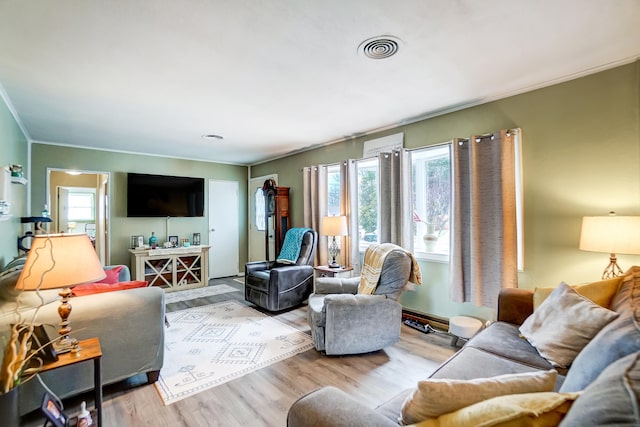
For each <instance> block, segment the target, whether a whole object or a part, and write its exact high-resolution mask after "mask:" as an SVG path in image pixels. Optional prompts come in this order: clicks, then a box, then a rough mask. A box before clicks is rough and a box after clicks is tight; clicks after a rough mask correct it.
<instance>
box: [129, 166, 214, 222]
mask: <svg viewBox="0 0 640 427" xmlns="http://www.w3.org/2000/svg"><path fill="white" fill-rule="evenodd" d="M127 216H128V217H166V216H175V217H179V216H182V217H184V216H204V178H188V177H184V176H166V175H147V174H140V173H128V174H127Z"/></svg>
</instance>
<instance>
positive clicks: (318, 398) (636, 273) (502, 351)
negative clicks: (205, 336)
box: [287, 267, 640, 427]
mask: <svg viewBox="0 0 640 427" xmlns="http://www.w3.org/2000/svg"><path fill="white" fill-rule="evenodd" d="M498 304H499V307H498V321H497V322H495V323H493V324H491V325H490V326H489V327H488V328H486V329H484V330H482V331H481V332H480V333H478V334H477V335H476V336H474V337H473V338H472V339H471V340H469V341H468V343H467V344H466V345H465V346H464V347H463V348H462V349H461V350H460V351H458V352H457V353H456V354H455V355H453V356H452V357H451V358H449V359H448V360H447V361H446V362H445V363H443V364H442V365H441V366H440V367H439V368H438V369H437V370H436V371H435V372H434V373H433V374H431V376H430V378H441V379H463V380H466V379H474V378H485V377H492V376H496V375H501V374H507V373H519V372H529V371H535V370H548V369H552V368H553V366H551V364H550V363H549V362H548V361H547V360H546V359H544V358H543V357H542V356H540V354H538V352H537V350H536V349H535V348H534V347H533V346H531V345H530V344H529V343H528V341H526V340H524V339H522V338H520V336H519V330H518V326H519V324H520V323H522V321H523V320H524V319H525V318H527V317H528V316H529V314H531V313H532V312H533V292H532V291H529V290H523V289H506V290H503V292H502V293H501V295H500V298H499V303H498ZM610 309H611V310H614V311H616V312H618V313H620V315H619V317H618V318H617V319H615V320H614V321H613V322H611V323H609V324H608V325H607V326H605V327H604V328H603V329H602V330H601V331H600V332H599V333H598V334H597V335H596V336H595V337H594V338H593V339H592V340H591V341H590V342H589V344H587V346H586V347H584V348H583V349H582V351H581V352H580V353H579V354H578V356H577V357H576V359H575V360H574V361H573V363H572V364H571V366H570V368H569V369H568V371H567V370H565V371H564V372H559V373H560V375H558V380H557V383H556V388H555V389H556V391H560V392H574V391H582V394H581V395H580V397H579V398H578V399H577V400H576V401H575V403H574V404H573V406H572V407H571V409H570V411H569V412H568V413H567V415H566V417H565V418H564V420H563V421H562V423H561V426H590V425H628V426H638V425H640V402H639V396H640V329H639V325H640V267H633V268H631V269H630V270H629V271H627V273H626V274H625V277H624V279H623V280H622V282H621V284H620V286H619V288H618V291H617V293H616V295H615V296H614V298H613V302H612V303H611V306H610ZM421 379H422V378H416V383H417V381H419V380H421ZM410 393H412V390H407V391H405V392H403V393H401V394H399V395H397V396H395V397H392V398H391V399H390V400H387V401H386V402H385V403H383V404H382V405H380V406H379V407H378V408H376V409H375V410H374V409H371V408H368V407H366V406H364V405H362V404H361V403H359V402H358V401H356V400H355V399H354V398H352V397H351V396H348V395H347V394H346V393H344V392H342V391H340V390H338V389H336V388H333V387H324V388H322V389H319V390H316V391H314V392H312V393H310V394H308V395H306V396H303V397H301V398H300V399H298V400H297V401H296V402H295V403H294V404H293V405H292V407H291V408H290V410H289V413H288V419H287V424H288V426H290V427H301V426H346V425H348V426H351V427H358V426H368V427H376V426H394V425H396V426H397V425H398V417H399V415H400V413H401V408H402V404H403V402H404V401H405V399H406V398H407V396H409V395H410Z"/></svg>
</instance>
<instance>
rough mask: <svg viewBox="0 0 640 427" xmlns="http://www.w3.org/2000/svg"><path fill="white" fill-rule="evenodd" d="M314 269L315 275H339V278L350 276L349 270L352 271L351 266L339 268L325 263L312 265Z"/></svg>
mask: <svg viewBox="0 0 640 427" xmlns="http://www.w3.org/2000/svg"><path fill="white" fill-rule="evenodd" d="M313 269H314V271H315V277H316V278H318V277H341V278H349V277H351V272H352V271H353V267H339V268H331V267H329V266H326V265H319V266H317V267H313Z"/></svg>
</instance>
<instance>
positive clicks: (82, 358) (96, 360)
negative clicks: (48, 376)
mask: <svg viewBox="0 0 640 427" xmlns="http://www.w3.org/2000/svg"><path fill="white" fill-rule="evenodd" d="M78 345H79V346H80V351H78V352H76V353H74V352H69V353H63V354H59V355H58V360H57V361H55V362H51V363H47V364H45V365H43V366H42V368H41V369H40V372H46V371H52V370H54V369H58V368H62V367H63V366H70V365H75V364H76V363H81V362H87V361H89V360H93V387H94V392H95V411H96V413H97V422H94V424H95V425H97V426H102V373H101V372H100V360H101V358H102V349H101V348H100V341H99V340H98V338H89V339H88V340H82V341H80V342H79V343H78Z"/></svg>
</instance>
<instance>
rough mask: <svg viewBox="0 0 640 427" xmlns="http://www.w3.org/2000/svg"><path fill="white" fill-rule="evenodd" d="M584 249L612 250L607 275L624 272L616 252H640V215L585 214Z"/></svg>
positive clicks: (607, 277) (582, 244)
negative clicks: (619, 264)
mask: <svg viewBox="0 0 640 427" xmlns="http://www.w3.org/2000/svg"><path fill="white" fill-rule="evenodd" d="M580 249H581V250H583V251H592V252H604V253H608V254H610V257H609V265H608V266H607V267H606V268H605V269H604V271H603V273H602V278H603V279H611V278H614V277H617V276H622V274H623V272H622V269H621V268H620V266H618V262H617V258H616V254H626V255H640V216H616V214H615V212H609V215H608V216H585V217H583V218H582V231H581V233H580Z"/></svg>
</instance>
